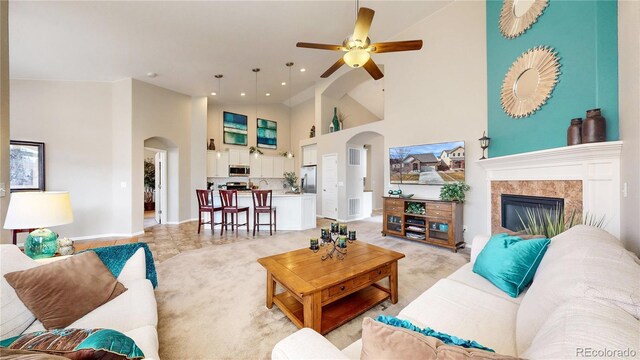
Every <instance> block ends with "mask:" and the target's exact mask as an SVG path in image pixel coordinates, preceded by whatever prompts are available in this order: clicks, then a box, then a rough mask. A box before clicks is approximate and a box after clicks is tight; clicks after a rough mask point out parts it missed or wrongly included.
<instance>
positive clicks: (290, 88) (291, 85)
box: [285, 62, 293, 159]
mask: <svg viewBox="0 0 640 360" xmlns="http://www.w3.org/2000/svg"><path fill="white" fill-rule="evenodd" d="M285 65H286V66H287V67H288V68H289V129H291V90H292V88H293V84H292V83H291V68H292V67H293V62H288V63H286V64H285ZM292 157H293V153H292V152H291V131H289V150H287V158H288V159H291V158H292Z"/></svg>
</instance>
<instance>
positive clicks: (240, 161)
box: [229, 149, 251, 165]
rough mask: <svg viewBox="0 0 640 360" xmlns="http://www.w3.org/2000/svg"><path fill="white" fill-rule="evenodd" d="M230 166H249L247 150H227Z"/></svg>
mask: <svg viewBox="0 0 640 360" xmlns="http://www.w3.org/2000/svg"><path fill="white" fill-rule="evenodd" d="M229 164H230V165H251V160H250V156H249V150H244V149H243V150H237V149H229Z"/></svg>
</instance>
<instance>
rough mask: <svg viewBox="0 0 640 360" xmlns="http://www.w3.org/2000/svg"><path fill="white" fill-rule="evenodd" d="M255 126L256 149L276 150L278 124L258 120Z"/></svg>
mask: <svg viewBox="0 0 640 360" xmlns="http://www.w3.org/2000/svg"><path fill="white" fill-rule="evenodd" d="M257 124H258V125H257V126H258V130H257V136H258V142H257V143H258V147H260V148H265V149H277V148H278V123H277V122H275V121H271V120H265V119H258V121H257Z"/></svg>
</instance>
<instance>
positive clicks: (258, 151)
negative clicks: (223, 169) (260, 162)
mask: <svg viewBox="0 0 640 360" xmlns="http://www.w3.org/2000/svg"><path fill="white" fill-rule="evenodd" d="M251 71H253V72H254V73H255V74H256V92H255V96H256V97H255V106H256V122H257V121H258V72H260V68H255V69H251ZM253 156H254V157H255V158H256V159H257V158H258V156H260V150H258V144H257V143H256V151H254V152H253Z"/></svg>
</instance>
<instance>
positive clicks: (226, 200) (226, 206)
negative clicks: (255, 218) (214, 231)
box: [218, 190, 249, 235]
mask: <svg viewBox="0 0 640 360" xmlns="http://www.w3.org/2000/svg"><path fill="white" fill-rule="evenodd" d="M218 192H219V193H220V203H221V204H222V225H221V226H220V235H222V233H223V232H224V230H226V229H227V226H228V225H229V223H228V222H227V215H228V214H231V231H233V228H234V227H235V229H236V235H238V228H239V227H240V226H245V225H246V226H247V232H249V207H248V206H245V207H238V192H237V191H236V190H220V191H218ZM242 212H243V213H246V217H245V219H246V221H245V223H244V224H240V223H238V221H239V215H238V214H240V213H242Z"/></svg>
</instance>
